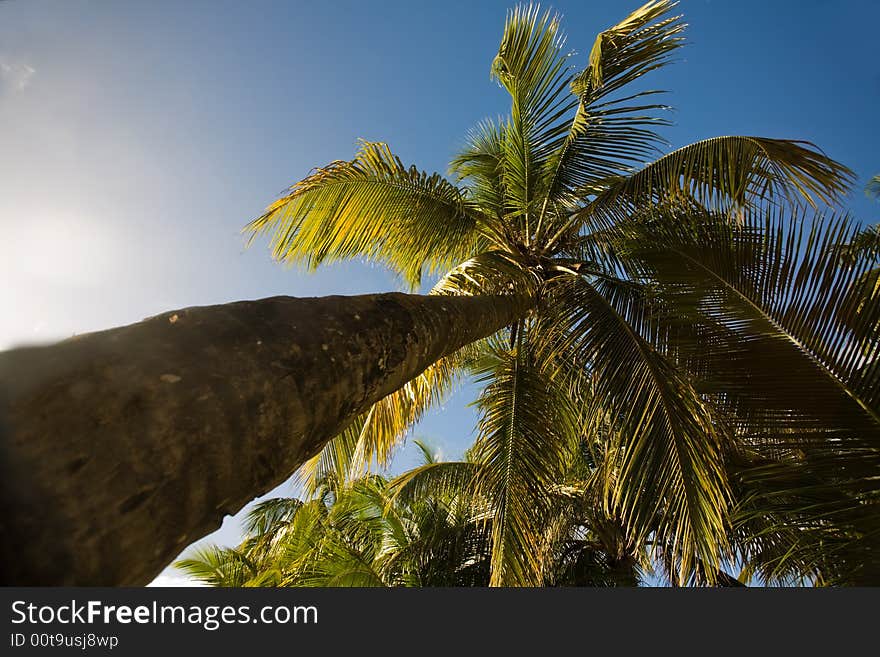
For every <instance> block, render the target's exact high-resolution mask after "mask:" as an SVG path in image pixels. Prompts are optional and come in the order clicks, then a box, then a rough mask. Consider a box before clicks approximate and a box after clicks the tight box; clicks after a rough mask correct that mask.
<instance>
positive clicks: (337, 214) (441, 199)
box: [245, 142, 479, 289]
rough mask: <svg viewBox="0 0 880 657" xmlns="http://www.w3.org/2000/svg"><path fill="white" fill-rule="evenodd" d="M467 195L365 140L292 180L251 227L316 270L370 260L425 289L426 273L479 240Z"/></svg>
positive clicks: (278, 250) (277, 251)
mask: <svg viewBox="0 0 880 657" xmlns="http://www.w3.org/2000/svg"><path fill="white" fill-rule="evenodd" d="M477 223H478V220H477V218H476V217H475V216H474V213H473V212H472V211H470V210H469V209H468V208H467V206H466V204H465V199H464V196H463V193H462V191H461V190H459V189H458V188H457V187H456V186H455V185H453V184H452V183H450V182H449V181H447V180H446V179H444V178H443V177H441V176H440V175H438V174H432V175H429V174H427V173H424V172H421V171H419V170H418V169H416V168H415V167H409V168H407V167H405V166H404V165H403V163H402V162H401V161H400V159H399V158H398V157H396V156H395V155H394V154H393V153H392V152H391V150H390V149H389V148H388V146H387V145H385V144H380V143H371V142H363V143H362V146H361V149H360V151H359V152H358V153H357V155H356V156H355V158H354V159H353V160H351V161H347V162H346V161H336V162H333V163H331V164H329V165H328V166H326V167H324V168H321V169H317V170H316V171H314V172H313V173H312V174H310V175H309V176H308V177H307V178H305V179H303V180H301V181H300V182H298V183H296V184H295V185H293V186H292V187H291V188H290V190H289V191H288V192H287V193H286V194H284V195H283V196H282V197H281V198H280V199H278V200H277V201H275V202H274V203H273V204H272V205H270V206H269V207H268V208H267V209H266V212H265V213H264V214H263V215H261V216H260V217H258V218H257V219H255V220H254V221H252V222H251V223H249V224H248V225H247V226H246V227H245V231H246V232H249V233H251V234H252V236H255V235H257V234H260V233H269V234H270V235H271V239H270V246H271V248H272V254H273V256H274V257H275V258H276V259H278V260H280V261H283V262H287V263H292V264H295V263H301V264H305V265H307V266H309V267H310V268H315V267H317V266H319V265H320V264H322V263H324V262H332V261H336V260H344V259H351V258H364V259H367V260H372V261H375V262H380V263H383V264H386V265H388V266H389V267H391V268H392V269H393V270H394V271H396V272H398V273H399V274H400V275H402V276H403V277H404V279H405V281H406V282H407V283H408V284H409V285H410V287H411V288H412V289H418V286H419V284H420V281H421V276H422V273H423V272H425V271H426V272H428V273H433V272H436V271H438V270H441V269H444V268H447V267H449V266H452V265H454V264H456V263H457V262H458V261H460V260H461V259H463V258H464V257H466V256H467V255H468V254H469V253H471V252H473V251H474V250H475V248H476V245H477V243H478V242H479V237H478V233H477V231H476V227H477Z"/></svg>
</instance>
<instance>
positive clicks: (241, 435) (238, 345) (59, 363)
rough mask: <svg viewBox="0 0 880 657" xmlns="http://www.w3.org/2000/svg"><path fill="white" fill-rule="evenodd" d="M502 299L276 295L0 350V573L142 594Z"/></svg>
mask: <svg viewBox="0 0 880 657" xmlns="http://www.w3.org/2000/svg"><path fill="white" fill-rule="evenodd" d="M526 307H527V302H526V301H525V300H523V299H520V298H517V297H434V296H416V295H405V294H377V295H364V296H354V297H338V296H337V297H321V298H308V299H305V298H303V299H299V298H292V297H274V298H270V299H262V300H259V301H240V302H236V303H230V304H225V305H218V306H205V307H195V308H186V309H183V310H177V311H172V312H167V313H164V314H162V315H158V316H156V317H152V318H149V319H146V320H144V321H143V322H139V323H137V324H132V325H130V326H125V327H121V328H115V329H110V330H107V331H101V332H97V333H91V334H87V335H83V336H80V337H76V338H71V339H69V340H65V341H63V342H60V343H57V344H54V345H51V346H45V347H28V348H22V349H16V350H12V351H8V352H4V353H0V496H2V497H0V505H2V508H0V544H2V557H0V564H2V565H0V569H2V570H0V576H2V582H3V583H4V584H18V585H140V584H145V583H147V582H149V581H150V580H151V579H152V578H153V577H155V575H156V574H158V572H159V571H160V570H161V569H162V568H163V567H165V566H166V565H167V564H168V563H169V562H170V561H171V559H173V558H174V557H175V556H176V555H177V554H178V553H179V552H180V550H181V549H183V548H184V547H185V546H186V545H188V544H189V543H191V542H192V541H194V540H196V539H198V538H200V537H202V536H204V535H205V534H207V533H209V532H211V531H213V530H214V529H216V528H217V527H219V525H220V523H221V522H222V520H223V517H224V516H225V515H226V514H233V513H236V512H237V511H238V510H239V509H241V508H242V506H244V505H245V504H246V503H248V502H249V501H250V500H252V499H253V498H254V497H256V496H258V495H261V494H264V493H265V492H267V491H269V490H270V489H272V488H273V487H275V486H277V485H279V484H280V483H281V482H283V481H284V480H285V479H286V478H288V477H289V476H290V475H291V474H292V473H293V471H294V470H296V468H297V467H299V466H300V465H301V464H302V463H303V462H304V461H305V460H307V459H308V458H310V457H311V456H313V455H314V454H316V453H317V452H318V451H319V450H320V449H321V448H322V447H323V446H324V445H325V444H326V443H327V441H328V440H329V439H330V438H332V437H333V436H334V435H336V434H337V433H339V432H340V431H341V430H342V429H344V428H345V427H346V426H347V425H348V423H349V422H351V421H352V420H353V419H354V418H355V417H356V416H357V415H359V414H360V413H362V412H363V411H365V410H366V409H368V408H369V407H370V405H371V404H373V403H374V402H376V401H378V400H379V399H381V398H382V397H384V396H386V395H387V394H389V393H391V392H393V391H394V390H396V389H398V388H399V387H400V386H402V385H403V384H404V383H406V382H407V381H408V380H410V379H412V378H413V377H415V376H416V375H418V374H419V373H421V372H422V371H423V370H424V369H425V368H426V367H427V366H428V365H430V364H431V363H432V362H434V361H435V360H437V359H438V358H440V357H442V356H444V355H447V354H449V353H451V352H452V351H454V350H456V349H458V348H460V347H461V346H463V345H465V344H467V343H469V342H473V341H474V340H477V339H479V338H482V337H485V336H486V335H489V334H491V333H493V332H495V331H497V330H498V329H500V328H502V327H503V326H505V325H507V324H510V323H511V322H512V321H513V320H515V319H516V318H518V317H520V316H521V315H522V314H523V313H524V312H525V310H526Z"/></svg>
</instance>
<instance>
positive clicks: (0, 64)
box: [0, 55, 37, 93]
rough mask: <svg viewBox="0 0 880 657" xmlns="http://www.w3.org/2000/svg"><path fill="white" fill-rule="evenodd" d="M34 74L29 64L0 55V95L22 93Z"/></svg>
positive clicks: (34, 71)
mask: <svg viewBox="0 0 880 657" xmlns="http://www.w3.org/2000/svg"><path fill="white" fill-rule="evenodd" d="M36 72H37V71H36V69H35V68H34V67H33V66H31V65H30V64H27V63H25V62H23V61H21V60H19V59H14V58H12V57H9V56H7V55H0V93H7V92H11V93H20V92H22V91H24V89H25V88H26V87H27V86H28V85H29V84H30V83H31V78H33V77H34V74H35V73H36Z"/></svg>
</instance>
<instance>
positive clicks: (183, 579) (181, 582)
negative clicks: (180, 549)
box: [147, 569, 204, 587]
mask: <svg viewBox="0 0 880 657" xmlns="http://www.w3.org/2000/svg"><path fill="white" fill-rule="evenodd" d="M147 586H177V587H201V586H204V584H202V583H201V582H197V581H196V580H194V579H190V578H189V577H187V576H186V575H182V574H177V573H171V572H168V570H167V569H166V570H165V571H163V572H161V573H159V575H158V577H156V579H154V580H153V581H152V582H150V583H149V584H147Z"/></svg>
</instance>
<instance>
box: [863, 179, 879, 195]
mask: <svg viewBox="0 0 880 657" xmlns="http://www.w3.org/2000/svg"><path fill="white" fill-rule="evenodd" d="M865 194H866V195H867V196H868V198H880V174H877V175H876V176H874V177H873V178H871V180H869V181H868V184H867V186H866V187H865Z"/></svg>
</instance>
